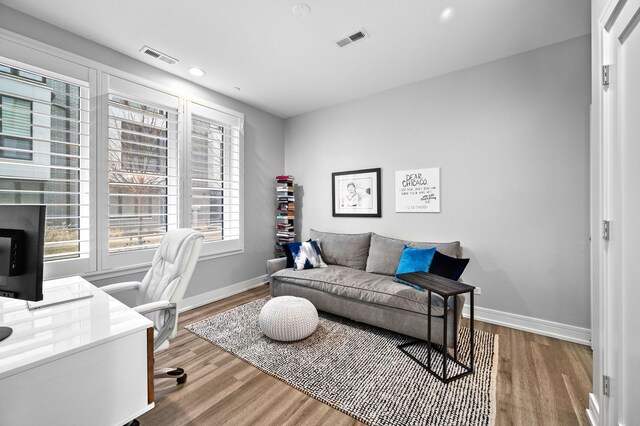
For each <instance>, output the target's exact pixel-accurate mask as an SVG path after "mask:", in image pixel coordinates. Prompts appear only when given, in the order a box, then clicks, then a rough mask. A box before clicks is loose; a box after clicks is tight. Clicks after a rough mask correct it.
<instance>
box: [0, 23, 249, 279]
mask: <svg viewBox="0 0 640 426" xmlns="http://www.w3.org/2000/svg"><path fill="white" fill-rule="evenodd" d="M0 52H2V55H1V56H0V59H1V60H2V62H4V63H5V64H7V65H9V66H15V67H18V68H22V69H24V70H25V71H27V72H34V73H36V74H40V75H44V76H45V77H51V78H55V79H58V80H61V81H64V82H68V83H72V84H78V85H81V86H83V87H85V88H87V89H88V90H89V102H88V103H89V108H88V113H87V114H88V116H87V117H88V119H87V123H88V124H87V126H88V134H89V136H88V147H89V159H88V162H89V167H90V170H91V175H92V176H93V178H91V179H90V181H89V182H88V183H87V187H88V193H89V195H88V197H89V202H88V205H87V207H86V208H85V207H83V208H82V209H81V213H80V214H81V216H87V217H88V218H89V219H88V220H89V221H90V226H89V228H90V231H88V232H89V234H88V235H89V241H90V243H87V244H89V248H88V253H89V255H88V258H83V259H67V260H55V261H48V262H45V266H44V278H45V279H53V278H59V277H64V276H70V275H82V276H83V277H87V278H90V279H105V278H110V277H117V276H121V275H127V274H133V273H139V272H145V271H146V270H148V266H149V265H150V264H151V260H152V258H153V254H155V251H156V250H155V248H152V249H148V250H140V252H142V251H144V252H145V253H147V254H145V255H144V256H141V258H140V259H136V260H135V261H133V262H131V261H129V262H124V261H123V262H122V263H121V264H118V263H116V262H106V263H105V262H104V253H105V251H106V250H108V244H107V242H106V241H105V239H104V236H105V235H107V230H106V229H107V224H108V222H106V221H105V217H104V213H105V212H106V211H107V210H106V209H105V206H106V205H107V200H108V186H107V187H105V183H107V174H106V172H107V170H106V163H105V162H104V161H102V159H104V158H106V157H105V153H104V152H103V150H104V148H105V146H106V144H105V143H103V142H102V141H104V140H106V139H105V135H104V129H103V128H104V126H105V122H106V123H108V119H107V115H106V114H108V109H107V110H105V105H104V97H105V94H106V93H108V90H105V81H107V80H108V79H109V78H110V77H117V78H120V79H123V80H126V81H128V82H130V83H131V84H134V85H138V86H140V87H144V88H150V89H154V90H157V91H159V92H162V93H164V94H166V95H169V96H174V97H177V98H178V99H179V100H180V102H181V107H180V108H179V122H180V123H182V127H181V128H180V129H179V132H178V135H179V138H183V139H184V138H185V135H186V125H185V123H190V118H187V116H186V108H187V106H186V105H187V104H189V103H195V104H198V105H202V106H205V107H208V108H211V109H212V110H214V111H218V112H220V113H223V114H227V115H228V116H231V117H233V119H235V120H238V122H239V168H240V173H239V191H240V192H239V195H240V197H239V205H240V207H239V210H240V212H239V228H240V229H239V239H238V240H237V241H235V243H233V244H222V243H227V242H228V241H227V242H225V241H208V242H205V243H204V244H203V250H202V252H201V255H200V260H206V259H214V258H219V257H224V256H230V255H236V254H240V253H243V252H244V229H245V227H244V225H245V224H244V117H245V116H244V114H243V113H240V112H238V111H235V110H232V109H230V108H227V107H225V106H222V105H219V104H217V103H214V102H211V101H208V100H205V99H203V98H201V97H200V96H201V95H199V93H202V92H199V91H198V90H197V89H196V88H191V87H186V86H184V85H182V84H181V83H180V81H179V78H178V77H172V78H169V77H168V76H163V75H159V74H154V77H153V78H154V79H155V80H156V81H153V80H150V79H149V78H145V77H139V76H137V75H134V74H131V73H130V72H127V71H123V70H121V69H118V68H114V67H112V66H109V65H106V64H103V63H101V62H98V61H95V60H92V59H88V58H86V57H84V56H80V55H77V54H74V53H70V52H68V51H66V50H63V49H60V48H57V47H54V46H51V45H48V44H46V43H43V42H39V41H36V40H33V39H30V38H28V37H24V36H21V35H18V34H15V33H13V32H10V31H7V30H3V29H0ZM82 121H84V119H83V120H82ZM84 125H85V124H84V123H83V124H82V126H84ZM181 145H182V146H185V143H184V142H182V143H181ZM185 149H186V148H185ZM186 158H187V156H186V154H183V155H181V157H180V159H179V169H180V170H185V167H186V165H185V164H183V162H184V161H185V160H186ZM0 161H2V159H0ZM187 182H188V181H187V180H186V179H183V178H180V191H181V193H180V194H179V195H178V196H179V201H178V208H179V211H178V215H179V216H178V217H179V226H181V227H185V226H186V222H187V219H189V222H190V218H189V217H188V215H185V214H183V213H182V210H181V208H182V206H184V204H183V202H184V197H185V196H186V193H185V186H186V185H187ZM81 191H82V192H84V190H81ZM83 227H84V225H83Z"/></svg>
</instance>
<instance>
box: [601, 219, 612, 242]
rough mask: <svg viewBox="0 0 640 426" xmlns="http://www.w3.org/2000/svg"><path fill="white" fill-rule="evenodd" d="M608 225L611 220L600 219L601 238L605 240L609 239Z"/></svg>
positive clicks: (609, 225)
mask: <svg viewBox="0 0 640 426" xmlns="http://www.w3.org/2000/svg"><path fill="white" fill-rule="evenodd" d="M610 227H611V222H609V221H608V220H603V221H602V239H603V240H605V241H609V236H610V235H611V231H610Z"/></svg>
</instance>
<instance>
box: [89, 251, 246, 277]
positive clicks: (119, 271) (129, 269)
mask: <svg viewBox="0 0 640 426" xmlns="http://www.w3.org/2000/svg"><path fill="white" fill-rule="evenodd" d="M243 253H244V249H238V250H230V251H227V252H224V253H214V254H207V255H201V256H200V257H199V258H198V262H202V261H207V260H212V259H219V258H222V257H228V256H236V255H239V254H243ZM150 266H151V262H147V263H141V264H139V265H132V266H126V267H123V268H115V269H109V270H106V271H96V272H88V273H86V274H80V275H81V276H82V278H84V279H86V280H87V281H100V280H106V279H108V278H115V277H122V276H125V275H133V274H138V273H143V272H144V273H146V272H147V271H148V270H149V267H150Z"/></svg>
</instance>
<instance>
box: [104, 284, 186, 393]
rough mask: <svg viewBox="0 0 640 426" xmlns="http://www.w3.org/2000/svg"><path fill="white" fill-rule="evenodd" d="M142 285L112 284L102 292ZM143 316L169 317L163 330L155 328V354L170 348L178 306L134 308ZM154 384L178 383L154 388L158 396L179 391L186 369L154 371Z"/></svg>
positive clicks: (154, 304) (161, 304)
mask: <svg viewBox="0 0 640 426" xmlns="http://www.w3.org/2000/svg"><path fill="white" fill-rule="evenodd" d="M139 288H140V283H139V282H138V281H131V282H126V283H118V284H110V285H106V286H104V287H102V290H103V291H105V292H106V293H109V294H114V293H120V292H123V291H138V289H139ZM133 309H134V310H135V311H136V312H138V313H139V314H141V315H146V314H150V313H152V312H165V313H166V314H167V317H166V318H165V321H164V326H163V327H162V329H161V330H158V329H156V328H155V327H154V329H153V333H154V337H153V353H154V354H156V353H158V352H161V351H163V350H165V349H167V348H168V347H169V340H168V337H169V336H171V335H172V334H173V332H174V330H175V326H176V324H177V321H176V315H177V311H178V306H177V304H175V303H171V302H168V301H164V300H161V301H158V302H149V303H145V304H144V305H140V306H135V307H134V308H133ZM153 379H154V382H155V380H156V379H158V380H162V379H174V380H175V381H176V383H175V386H170V387H167V386H154V388H155V393H156V394H157V395H158V396H162V395H164V394H166V393H168V392H169V391H171V390H178V389H180V388H182V386H183V385H184V384H185V383H186V382H187V374H186V373H185V371H184V369H182V368H179V367H169V368H162V369H154V370H153Z"/></svg>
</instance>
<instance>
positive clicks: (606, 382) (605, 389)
mask: <svg viewBox="0 0 640 426" xmlns="http://www.w3.org/2000/svg"><path fill="white" fill-rule="evenodd" d="M602 394H603V395H604V396H609V395H611V378H610V377H609V376H602Z"/></svg>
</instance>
